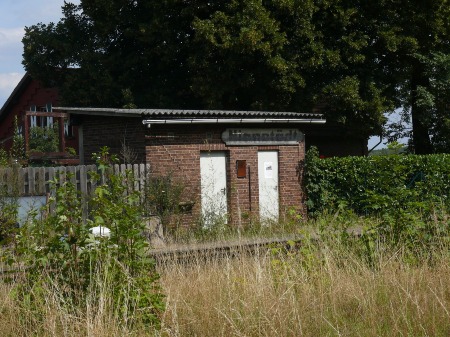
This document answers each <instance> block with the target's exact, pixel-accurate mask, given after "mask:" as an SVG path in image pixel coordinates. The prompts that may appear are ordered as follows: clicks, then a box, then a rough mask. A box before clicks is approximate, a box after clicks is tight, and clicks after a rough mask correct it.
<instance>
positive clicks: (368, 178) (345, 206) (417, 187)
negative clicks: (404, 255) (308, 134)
mask: <svg viewBox="0 0 450 337" xmlns="http://www.w3.org/2000/svg"><path fill="white" fill-rule="evenodd" d="M306 165H307V171H306V177H305V178H306V191H307V195H308V201H307V206H308V210H309V213H310V215H312V216H315V215H319V214H323V213H335V212H338V213H344V214H346V213H348V212H355V213H356V214H359V215H370V216H376V217H378V218H379V219H380V221H381V223H380V224H379V226H378V227H377V229H376V235H381V234H383V235H388V236H390V238H391V239H392V240H393V242H400V241H401V240H406V241H407V242H409V243H410V244H411V246H414V245H415V246H417V245H421V244H431V243H432V242H433V241H434V240H435V238H436V237H441V236H442V235H444V236H445V235H448V231H449V229H450V222H448V219H447V220H446V218H445V216H444V215H443V214H446V213H447V214H448V212H449V210H450V195H449V191H450V156H449V155H447V154H442V155H426V156H418V155H389V156H374V157H345V158H329V159H319V157H318V156H317V153H316V151H315V150H312V151H309V153H308V156H307V163H306ZM370 230H372V229H370ZM368 233H370V231H369V230H368ZM445 233H447V234H445Z"/></svg>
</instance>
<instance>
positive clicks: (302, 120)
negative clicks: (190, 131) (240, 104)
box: [142, 118, 326, 126]
mask: <svg viewBox="0 0 450 337" xmlns="http://www.w3.org/2000/svg"><path fill="white" fill-rule="evenodd" d="M272 123H274V124H275V123H283V124H324V123H326V120H325V119H311V118H190V119H189V118H188V119H186V118H179V119H144V120H143V121H142V124H144V125H147V126H150V125H152V124H272Z"/></svg>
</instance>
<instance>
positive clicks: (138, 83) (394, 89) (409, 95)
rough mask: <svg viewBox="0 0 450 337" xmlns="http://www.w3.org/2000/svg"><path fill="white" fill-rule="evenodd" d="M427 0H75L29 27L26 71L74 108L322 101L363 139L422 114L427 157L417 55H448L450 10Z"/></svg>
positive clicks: (423, 82) (280, 106)
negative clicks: (400, 115) (388, 123)
mask: <svg viewBox="0 0 450 337" xmlns="http://www.w3.org/2000/svg"><path fill="white" fill-rule="evenodd" d="M416 2H417V1H413V2H411V1H406V0H381V1H375V2H367V1H362V0H320V1H319V0H307V1H297V0H283V1H280V0H246V1H243V0H231V1H214V2H203V1H198V0H191V1H182V0H162V1H156V0H141V1H122V0H109V1H106V0H84V1H82V2H81V4H80V5H78V6H75V5H73V4H70V3H65V5H64V6H63V13H64V17H63V19H62V20H61V21H60V22H58V23H57V24H53V23H51V24H48V25H45V24H42V23H41V24H37V25H34V26H31V27H27V28H26V34H25V37H24V39H23V42H24V65H25V67H26V69H27V70H28V71H29V72H30V73H31V74H32V75H33V76H35V77H36V78H38V79H40V80H43V81H57V82H58V83H60V84H61V83H62V88H61V92H62V96H63V103H64V104H67V105H72V104H75V105H78V106H110V107H124V106H125V107H130V106H137V107H158V108H191V109H202V108H211V109H239V110H254V109H258V110H272V111H280V110H288V111H298V112H310V111H311V110H312V109H313V107H315V106H317V105H321V106H322V107H323V111H324V113H325V114H326V117H327V120H328V121H330V122H331V123H336V124H338V125H340V126H341V127H343V128H345V129H347V130H351V131H352V133H358V134H360V135H361V136H363V137H368V136H369V135H372V134H380V133H381V131H382V125H383V123H384V122H385V118H384V117H383V113H384V112H388V111H394V110H395V108H398V107H400V106H404V107H406V108H407V109H408V108H409V107H410V108H411V109H410V111H411V113H412V120H413V128H414V139H415V141H416V144H415V145H416V151H417V152H429V151H431V150H432V149H431V148H430V147H429V142H427V137H425V136H424V134H427V133H429V132H430V128H431V126H430V124H427V122H426V118H425V117H426V116H427V115H428V111H427V110H426V109H425V108H424V107H420V106H418V105H417V104H416V103H417V97H416V94H417V87H418V86H419V87H426V88H428V87H429V86H430V82H429V78H428V77H427V76H428V75H427V73H426V71H425V66H424V64H423V63H421V62H420V61H419V59H418V58H417V57H416V56H415V55H422V56H425V57H428V56H430V55H431V53H432V52H435V51H441V52H443V53H444V54H445V53H447V54H448V27H449V19H448V18H449V16H450V13H448V12H449V9H448V8H447V7H449V6H447V7H446V6H445V3H446V0H427V1H424V2H423V1H422V2H420V4H419V2H417V4H416ZM416 5H417V6H416ZM71 68H75V69H71ZM55 69H61V71H55ZM408 111H409V110H408ZM428 138H429V137H428ZM427 144H428V145H427Z"/></svg>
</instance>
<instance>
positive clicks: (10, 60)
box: [0, 0, 80, 107]
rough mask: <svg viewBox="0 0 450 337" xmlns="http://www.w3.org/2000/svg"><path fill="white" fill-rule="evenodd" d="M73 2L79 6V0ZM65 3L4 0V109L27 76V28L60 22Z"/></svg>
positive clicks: (0, 16)
mask: <svg viewBox="0 0 450 337" xmlns="http://www.w3.org/2000/svg"><path fill="white" fill-rule="evenodd" d="M71 2H73V3H76V4H78V3H79V2H80V1H79V0H72V1H71ZM63 4H64V0H0V107H1V106H3V104H4V103H5V101H6V100H7V99H8V97H9V95H10V94H11V92H12V91H13V90H14V88H15V87H16V85H17V83H19V81H20V79H21V78H22V77H23V75H24V74H25V70H24V68H23V65H22V49H23V48H22V38H23V35H24V32H25V31H24V28H25V27H26V26H32V25H34V24H37V23H39V22H42V23H50V22H58V21H59V19H60V18H61V17H62V11H61V6H62V5H63Z"/></svg>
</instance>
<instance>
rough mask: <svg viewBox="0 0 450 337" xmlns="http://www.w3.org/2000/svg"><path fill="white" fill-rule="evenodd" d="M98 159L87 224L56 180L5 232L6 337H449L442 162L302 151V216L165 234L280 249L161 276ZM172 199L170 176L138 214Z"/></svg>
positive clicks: (73, 195) (130, 210)
mask: <svg viewBox="0 0 450 337" xmlns="http://www.w3.org/2000/svg"><path fill="white" fill-rule="evenodd" d="M96 157H97V158H98V159H99V163H98V166H99V169H100V171H99V173H98V174H95V177H94V178H95V179H96V181H98V185H97V188H96V190H95V193H94V196H93V197H92V200H91V201H90V203H89V216H88V217H87V218H86V219H84V218H83V217H84V212H83V204H82V202H81V199H80V198H81V196H79V195H78V194H77V192H76V191H75V189H74V186H73V185H72V184H71V182H70V179H66V180H65V183H64V184H62V186H61V187H60V188H59V189H58V190H57V193H56V195H55V196H54V198H55V200H51V204H50V205H52V203H53V201H56V203H55V204H53V206H50V207H55V208H54V210H53V211H52V212H49V209H45V210H44V211H46V212H47V214H44V215H45V216H44V217H43V218H41V219H40V218H39V217H38V216H37V213H35V214H30V216H29V218H30V220H32V221H30V222H28V224H26V225H25V226H24V227H22V228H20V229H19V230H18V232H14V233H12V234H13V235H12V239H13V240H12V241H8V243H7V249H8V251H9V252H10V253H11V254H9V255H5V254H3V256H2V257H3V258H5V259H4V260H3V263H6V262H10V263H15V266H17V262H19V261H21V262H22V264H21V265H22V266H24V273H23V274H14V275H15V278H14V279H13V278H11V279H10V280H9V282H2V283H0V301H1V302H2V303H3V306H2V315H1V316H0V322H1V324H2V326H3V327H4V328H3V331H4V334H5V335H6V336H20V335H22V336H25V335H30V334H38V335H40V336H51V335H67V336H79V335H95V336H123V335H135V336H154V335H162V336H186V335H199V336H200V335H201V336H212V335H214V336H225V335H229V334H230V333H231V334H234V335H246V336H260V335H262V334H264V333H266V332H267V331H269V332H270V335H271V336H289V335H298V334H301V335H304V336H317V335H327V334H330V335H332V334H336V335H341V334H342V335H364V336H392V335H399V336H400V335H416V334H420V333H424V334H427V335H436V336H445V335H446V333H447V332H448V321H449V319H450V316H449V312H450V284H449V282H448V277H447V275H448V273H449V266H450V256H449V251H450V240H449V237H450V236H449V233H450V216H449V208H448V199H447V194H446V191H448V190H450V189H449V188H448V185H446V184H448V180H449V173H448V167H449V165H448V164H449V162H448V161H449V158H448V156H446V155H442V156H441V155H440V156H437V155H433V156H409V155H406V156H405V155H401V156H400V155H390V156H380V157H377V158H343V159H337V158H329V159H319V158H318V157H317V156H316V153H315V152H314V150H312V151H311V152H309V153H308V158H307V163H306V169H307V172H306V177H305V179H306V181H307V185H306V188H307V192H308V196H309V197H310V204H309V207H310V214H309V219H306V218H305V217H303V216H301V215H300V214H296V213H295V211H294V210H287V212H286V214H284V215H282V216H281V217H280V223H277V224H273V225H269V226H267V225H266V226H263V225H258V224H257V223H256V222H253V223H252V225H249V226H248V227H242V228H239V229H236V228H231V226H225V228H222V229H221V230H220V231H215V230H214V229H213V230H211V231H208V229H205V228H198V229H196V230H195V229H194V230H191V231H189V233H187V232H186V233H185V234H186V236H185V237H183V236H182V235H180V233H177V235H175V236H174V237H176V238H177V239H178V240H180V241H181V242H183V243H185V242H187V241H186V239H189V240H190V241H191V242H192V241H194V240H197V242H198V241H207V240H209V241H214V242H216V241H217V240H218V239H221V240H234V241H237V240H239V239H241V238H242V237H244V236H253V237H254V236H257V237H260V238H261V237H266V238H268V237H275V236H278V237H280V236H283V235H287V234H289V235H293V239H292V240H290V241H288V242H287V244H286V245H279V244H274V245H272V246H271V247H270V248H269V249H264V250H263V251H261V252H260V254H258V255H255V256H252V257H248V256H247V257H246V256H240V257H234V258H225V259H224V258H219V257H218V256H216V255H214V256H213V255H212V256H210V257H209V258H206V259H205V258H202V259H199V260H196V259H193V260H191V261H190V262H189V264H187V265H186V264H184V263H180V262H179V261H176V260H174V261H166V263H165V264H164V265H162V266H159V267H157V266H156V265H155V264H154V262H153V261H151V260H149V259H148V258H147V255H146V252H147V250H148V243H147V242H146V241H145V239H144V237H143V235H142V233H143V231H145V225H144V223H143V222H142V215H143V213H142V212H143V209H142V208H141V207H142V204H141V202H142V200H141V195H140V194H138V193H136V192H134V189H133V186H134V181H133V178H132V176H131V175H130V176H117V175H114V174H112V172H111V170H110V163H111V160H110V159H111V157H110V156H109V154H108V153H107V150H106V149H103V150H102V152H101V153H98V154H97V155H96ZM417 170H423V171H421V172H422V173H423V174H416V171H417ZM432 174H434V175H433V176H431V177H430V175H432ZM375 177H377V178H375ZM315 184H316V185H315ZM364 184H365V185H364ZM181 192H182V186H179V185H178V184H177V183H176V181H174V180H173V179H172V178H171V177H169V176H168V177H166V178H161V179H155V180H154V181H152V183H151V184H150V185H149V189H148V190H147V195H148V196H149V195H151V194H152V193H156V194H158V196H155V198H153V199H152V198H150V199H148V200H147V204H146V205H145V207H146V208H147V210H148V212H149V213H152V214H154V213H156V212H159V213H158V214H160V215H161V216H168V217H169V218H170V216H171V215H173V214H176V212H177V206H178V205H179V195H180V194H181ZM392 203H394V204H392ZM144 215H145V214H144ZM147 215H148V214H147ZM91 227H108V228H109V229H111V236H110V238H109V239H107V238H106V237H96V236H94V235H93V234H92V233H90V232H89V230H88V229H89V228H91ZM227 227H228V228H227ZM176 243H177V242H174V244H176ZM3 252H5V250H3ZM6 258H8V259H9V260H8V259H6ZM25 267H26V270H25ZM12 275H13V274H12ZM4 276H5V275H4ZM6 276H7V275H6ZM159 277H160V278H159ZM3 281H8V278H7V277H3Z"/></svg>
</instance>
